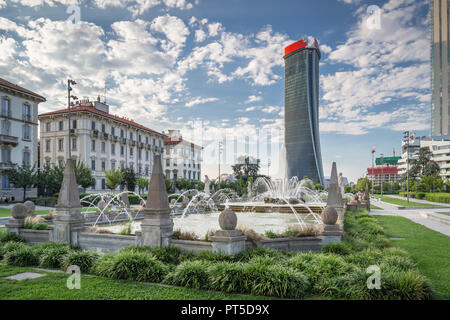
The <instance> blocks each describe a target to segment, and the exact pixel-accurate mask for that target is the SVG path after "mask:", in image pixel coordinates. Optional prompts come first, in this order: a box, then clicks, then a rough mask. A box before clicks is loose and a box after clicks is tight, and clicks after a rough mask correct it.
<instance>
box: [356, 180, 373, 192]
mask: <svg viewBox="0 0 450 320" xmlns="http://www.w3.org/2000/svg"><path fill="white" fill-rule="evenodd" d="M366 184H367V185H368V186H369V190H370V189H371V188H372V181H370V180H369V178H367V177H366V178H360V179H359V180H358V182H357V183H356V186H355V190H356V191H364V190H366Z"/></svg>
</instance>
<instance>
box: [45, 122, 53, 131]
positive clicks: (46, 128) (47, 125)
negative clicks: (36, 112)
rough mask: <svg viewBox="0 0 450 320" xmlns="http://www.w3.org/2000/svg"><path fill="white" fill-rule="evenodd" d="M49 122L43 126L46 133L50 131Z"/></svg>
mask: <svg viewBox="0 0 450 320" xmlns="http://www.w3.org/2000/svg"><path fill="white" fill-rule="evenodd" d="M51 124H52V123H51V122H47V123H46V124H45V131H47V132H50V130H51Z"/></svg>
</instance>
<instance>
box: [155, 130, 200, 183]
mask: <svg viewBox="0 0 450 320" xmlns="http://www.w3.org/2000/svg"><path fill="white" fill-rule="evenodd" d="M168 136H169V137H167V138H165V139H164V148H165V152H164V161H163V169H164V172H165V176H166V178H168V179H171V180H177V179H182V178H184V179H188V180H193V181H200V180H201V170H202V168H201V162H202V150H203V147H201V146H198V145H196V144H194V143H192V142H189V141H186V140H184V139H183V137H182V136H181V133H180V131H179V130H169V134H168Z"/></svg>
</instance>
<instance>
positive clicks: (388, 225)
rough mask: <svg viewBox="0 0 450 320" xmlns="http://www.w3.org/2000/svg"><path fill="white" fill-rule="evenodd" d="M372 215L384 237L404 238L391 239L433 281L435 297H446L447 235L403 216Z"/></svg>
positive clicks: (449, 287) (449, 291) (449, 280)
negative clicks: (382, 230)
mask: <svg viewBox="0 0 450 320" xmlns="http://www.w3.org/2000/svg"><path fill="white" fill-rule="evenodd" d="M374 217H375V218H377V220H378V221H379V222H380V223H381V225H382V226H383V228H384V230H385V232H386V235H387V236H388V237H393V238H405V240H391V241H392V243H393V245H394V246H397V247H400V248H403V249H405V250H406V251H408V253H409V255H410V256H411V257H412V258H413V259H414V260H415V261H416V263H417V264H418V267H419V269H420V271H421V273H422V274H424V275H425V276H427V277H428V278H429V279H430V280H431V282H432V283H433V285H434V288H435V289H436V292H437V298H440V299H450V250H449V248H450V237H448V236H446V235H443V234H442V233H439V232H436V231H433V230H430V229H428V228H425V227H424V226H421V225H420V224H417V223H414V222H412V221H410V220H408V219H406V218H403V217H391V216H374Z"/></svg>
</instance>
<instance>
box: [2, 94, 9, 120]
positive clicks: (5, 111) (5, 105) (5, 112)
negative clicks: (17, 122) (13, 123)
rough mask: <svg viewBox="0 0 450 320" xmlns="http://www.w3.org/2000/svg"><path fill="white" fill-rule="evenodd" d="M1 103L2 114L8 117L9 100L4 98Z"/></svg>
mask: <svg viewBox="0 0 450 320" xmlns="http://www.w3.org/2000/svg"><path fill="white" fill-rule="evenodd" d="M2 101H3V103H2V115H3V116H5V117H9V116H10V114H11V106H10V104H11V102H10V101H9V99H6V98H4V99H3V100H2Z"/></svg>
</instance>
